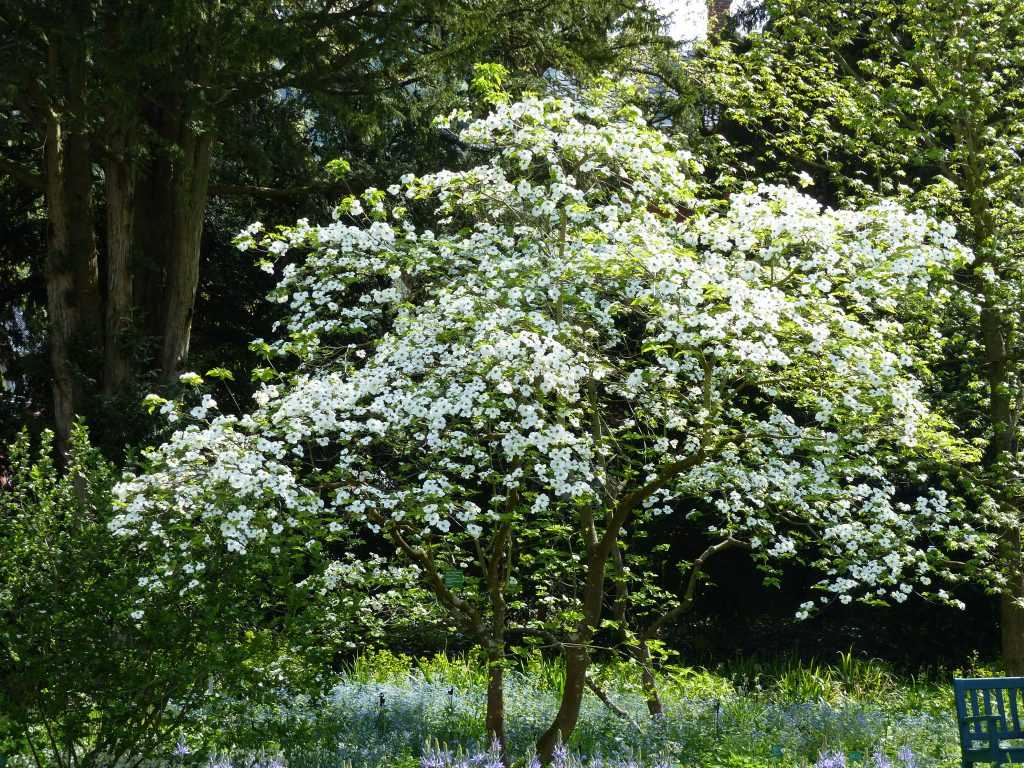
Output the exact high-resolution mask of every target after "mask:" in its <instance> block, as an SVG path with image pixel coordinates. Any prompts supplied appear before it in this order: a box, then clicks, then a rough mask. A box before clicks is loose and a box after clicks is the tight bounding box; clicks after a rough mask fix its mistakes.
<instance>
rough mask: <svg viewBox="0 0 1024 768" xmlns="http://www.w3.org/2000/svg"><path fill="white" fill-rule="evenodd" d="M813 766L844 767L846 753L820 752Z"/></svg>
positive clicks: (822, 767)
mask: <svg viewBox="0 0 1024 768" xmlns="http://www.w3.org/2000/svg"><path fill="white" fill-rule="evenodd" d="M814 768H846V755H845V754H843V753H842V752H822V753H821V754H820V755H818V762H816V763H815V764H814Z"/></svg>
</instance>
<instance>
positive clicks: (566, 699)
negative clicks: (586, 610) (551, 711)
mask: <svg viewBox="0 0 1024 768" xmlns="http://www.w3.org/2000/svg"><path fill="white" fill-rule="evenodd" d="M589 667H590V654H589V653H588V652H587V649H586V646H585V645H582V644H574V645H570V646H568V647H566V649H565V687H564V688H562V700H561V702H559V705H558V712H556V713H555V719H554V720H553V721H552V723H551V725H550V726H549V727H548V729H547V730H546V731H545V732H544V733H543V735H541V737H540V738H539V739H538V740H537V755H538V756H539V757H540V759H541V762H542V763H544V765H548V764H549V763H550V762H551V757H552V755H553V754H554V752H555V747H556V746H558V745H559V744H564V743H565V742H566V741H568V739H569V736H570V735H571V734H572V732H573V729H574V728H575V727H576V723H577V721H578V720H579V719H580V706H581V705H582V703H583V691H584V689H585V688H586V685H587V670H588V669H589Z"/></svg>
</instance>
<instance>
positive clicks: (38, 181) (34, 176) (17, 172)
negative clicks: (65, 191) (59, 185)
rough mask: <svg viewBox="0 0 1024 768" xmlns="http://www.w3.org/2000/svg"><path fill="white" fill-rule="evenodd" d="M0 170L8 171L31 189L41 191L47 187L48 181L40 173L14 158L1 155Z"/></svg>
mask: <svg viewBox="0 0 1024 768" xmlns="http://www.w3.org/2000/svg"><path fill="white" fill-rule="evenodd" d="M0 172H3V173H6V174H7V175H8V176H10V177H11V178H12V179H14V181H16V182H17V183H18V184H20V185H21V186H23V187H28V188H29V189H34V190H37V191H39V192H42V191H44V190H45V189H46V182H45V181H44V180H43V177H42V176H41V175H40V174H38V173H35V172H34V171H31V170H29V169H28V168H26V167H25V166H23V165H19V164H18V163H15V162H13V161H12V160H8V159H6V158H3V157H0Z"/></svg>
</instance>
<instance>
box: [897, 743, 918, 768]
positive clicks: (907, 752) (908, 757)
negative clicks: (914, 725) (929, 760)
mask: <svg viewBox="0 0 1024 768" xmlns="http://www.w3.org/2000/svg"><path fill="white" fill-rule="evenodd" d="M896 759H897V760H899V761H900V762H901V763H903V768H917V755H915V754H914V750H912V749H911V748H910V747H906V746H904V747H900V749H899V751H898V752H897V753H896Z"/></svg>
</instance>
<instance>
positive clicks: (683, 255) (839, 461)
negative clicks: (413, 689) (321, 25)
mask: <svg viewBox="0 0 1024 768" xmlns="http://www.w3.org/2000/svg"><path fill="white" fill-rule="evenodd" d="M453 119H456V120H462V121H465V120H467V119H468V117H467V116H465V115H456V116H453ZM459 135H460V138H461V140H462V142H463V143H464V144H465V145H466V146H468V147H470V148H471V151H472V152H474V153H480V154H481V155H482V156H483V157H484V160H483V161H482V162H481V164H479V165H478V166H476V167H473V168H471V169H470V170H466V171H459V172H449V171H443V172H439V173H435V174H431V175H427V176H423V177H412V176H408V177H404V178H403V179H402V180H401V182H400V183H398V184H395V185H394V186H392V187H390V188H389V189H388V190H386V191H382V190H370V191H368V192H367V193H366V194H364V195H363V196H361V198H350V199H348V200H346V201H344V202H343V203H342V205H341V206H339V209H338V211H337V217H336V220H335V221H334V222H333V223H330V224H327V225H324V226H313V225H310V224H309V223H308V222H305V221H302V222H299V224H298V225H297V226H295V227H293V228H287V229H278V230H275V231H273V232H271V233H264V231H263V229H262V227H261V226H259V225H254V226H253V227H251V228H250V229H249V230H247V231H246V232H245V233H243V235H242V236H241V237H240V239H239V243H240V246H241V247H243V248H249V247H259V248H261V249H265V250H266V252H267V254H268V256H269V257H271V258H268V259H267V261H266V265H267V268H269V269H273V268H275V267H274V263H273V260H274V259H277V260H284V261H287V265H286V266H284V268H283V277H282V279H281V282H280V284H279V286H278V288H277V290H276V291H275V293H274V294H273V297H272V298H273V299H274V300H275V301H278V302H281V303H283V304H287V307H288V314H287V319H286V330H287V334H286V335H285V336H283V338H281V339H280V340H277V341H275V342H273V343H265V342H259V344H258V346H259V347H260V348H261V349H263V351H264V352H266V354H267V355H268V358H269V360H270V361H271V363H273V361H274V360H276V359H278V357H279V356H291V357H292V358H293V359H297V360H298V361H299V365H298V368H297V370H296V371H294V372H292V373H287V374H285V373H277V372H276V371H275V370H274V369H273V367H272V366H268V367H267V368H265V369H261V370H260V371H258V372H257V374H258V375H259V376H261V377H263V378H264V379H265V380H266V383H265V385H264V387H263V389H262V390H261V391H260V392H259V393H258V394H257V396H256V404H255V406H254V408H253V410H252V411H251V412H250V413H248V414H246V415H244V416H242V417H236V416H232V415H217V410H216V403H214V402H213V401H212V400H210V399H209V398H206V399H204V400H203V402H202V403H200V404H199V405H197V406H195V407H193V408H192V409H191V410H188V408H187V406H181V405H179V404H177V403H163V404H162V408H163V410H164V411H165V412H166V413H167V414H168V417H169V418H171V419H173V420H179V419H180V420H182V421H187V422H188V424H187V426H184V427H182V428H181V429H180V430H179V431H178V432H176V433H175V434H174V436H173V437H172V438H171V439H170V440H169V441H168V442H166V443H165V444H164V445H162V446H160V447H158V448H156V449H154V450H152V451H150V452H149V454H148V462H149V465H148V469H147V471H145V472H144V473H142V474H139V475H137V476H134V477H128V478H126V479H125V481H124V482H123V483H122V484H121V485H120V486H119V487H118V488H117V494H118V498H119V499H120V503H121V504H122V507H123V513H122V515H121V516H120V518H119V519H118V520H117V521H116V523H115V526H116V528H117V530H118V531H119V532H121V533H122V534H124V535H126V536H136V537H139V538H140V540H141V541H142V542H144V546H147V547H150V548H153V549H155V550H158V551H160V552H162V553H163V554H164V557H165V563H166V568H165V569H164V571H163V572H161V573H155V574H154V575H153V585H152V586H153V588H154V589H160V588H161V582H162V581H164V580H166V579H173V578H174V577H175V575H176V574H178V573H179V572H180V571H182V570H183V569H189V568H191V569H195V568H197V564H198V563H201V562H202V560H203V558H204V557H205V556H206V554H205V553H208V552H210V551H211V550H213V549H218V550H223V549H225V548H226V549H228V550H231V551H233V552H235V553H237V556H238V557H245V556H262V557H275V556H277V557H283V556H285V555H286V554H288V553H290V552H297V551H301V549H302V548H303V547H312V548H316V547H318V546H320V542H321V541H323V540H324V539H326V538H329V537H331V536H338V537H348V538H349V539H350V540H355V539H357V538H360V537H362V538H364V540H366V541H367V542H372V543H373V546H374V547H375V548H376V550H377V551H378V552H385V553H389V554H387V555H386V557H385V564H386V567H397V566H401V567H403V568H404V567H405V566H412V567H413V569H412V570H411V571H410V570H408V569H406V570H403V571H402V573H404V574H406V575H410V574H411V575H412V576H413V577H415V578H416V579H417V580H418V581H419V583H420V584H421V585H423V586H425V587H426V588H428V589H429V590H430V591H431V592H432V593H433V594H434V596H435V597H436V599H437V601H438V602H439V604H440V605H441V606H442V607H443V608H444V609H445V611H446V612H447V614H448V616H449V617H450V620H451V621H452V623H453V624H454V625H455V626H457V627H459V628H460V629H461V630H463V631H464V632H466V633H467V634H468V635H470V636H471V637H473V638H475V639H476V640H477V642H479V643H480V644H481V646H482V647H483V648H484V650H485V651H486V655H487V658H488V661H489V674H490V678H489V679H490V685H489V691H488V693H489V695H488V708H487V714H486V726H487V729H488V731H489V732H490V733H492V734H494V735H495V736H496V737H497V738H498V739H499V740H502V739H503V725H502V721H503V710H502V707H503V693H502V660H503V658H504V655H505V648H506V644H507V643H508V642H509V639H510V634H509V633H510V632H512V633H519V634H522V635H528V634H531V633H533V634H536V635H538V636H541V637H547V638H555V639H557V640H558V642H559V643H560V644H561V647H562V648H563V652H564V655H565V662H566V684H565V689H564V692H563V698H562V702H561V705H560V707H559V710H558V713H557V715H556V716H555V719H554V721H553V723H552V725H551V727H550V728H549V729H548V731H547V732H546V733H545V734H543V735H542V736H541V738H540V741H539V745H538V746H539V750H540V752H541V754H542V755H547V756H550V754H551V750H552V749H553V747H554V745H555V744H556V743H557V741H558V740H559V739H564V738H566V737H567V736H568V735H569V733H570V732H571V730H572V729H573V727H574V725H575V722H576V718H577V716H578V713H579V706H580V701H581V698H582V695H583V689H584V685H585V683H586V673H587V667H588V662H589V660H588V654H587V647H588V644H589V643H590V641H591V639H592V637H593V635H594V633H595V631H596V630H597V628H598V626H599V624H600V622H601V618H602V609H603V604H604V600H605V593H606V570H607V567H608V564H609V562H610V560H611V559H612V556H613V554H614V553H615V552H616V551H618V548H619V547H620V546H621V543H622V533H623V531H624V529H625V528H626V527H627V526H629V525H633V524H635V523H638V522H640V521H642V520H645V519H649V518H650V517H652V516H657V515H662V514H671V513H672V510H673V506H674V504H675V502H676V501H677V500H680V499H706V500H707V501H708V503H707V504H706V505H705V507H704V509H703V511H702V512H701V514H700V516H699V525H700V529H701V532H702V533H703V534H704V535H707V536H711V537H714V538H715V539H716V540H719V541H723V542H730V541H735V542H742V543H743V545H744V546H746V547H749V548H750V550H751V552H752V553H753V554H754V556H755V557H757V558H759V559H761V560H763V561H765V562H769V561H782V560H785V559H786V558H792V557H794V556H796V554H797V553H798V552H800V551H804V550H807V549H808V548H810V550H811V551H812V552H814V553H816V554H814V555H813V559H814V562H815V563H816V564H817V565H819V566H820V568H821V570H822V582H821V585H820V586H821V588H822V589H823V590H825V591H826V592H827V593H832V594H833V595H835V596H838V597H839V599H841V600H843V601H847V600H850V599H854V598H856V597H871V598H884V599H893V600H902V599H904V598H905V596H906V595H908V594H909V593H911V592H912V591H913V590H914V589H915V588H918V587H919V588H921V589H924V590H925V591H927V590H929V589H931V586H930V585H931V584H932V582H931V580H932V579H933V578H935V577H937V576H947V577H948V576H952V575H954V571H953V569H954V567H955V563H954V562H953V560H954V555H956V552H957V550H962V553H961V555H960V556H959V559H960V560H961V561H968V560H970V558H972V557H981V556H984V553H985V552H986V551H987V547H988V546H989V545H990V542H989V540H988V538H987V537H986V536H985V535H983V534H982V533H980V532H978V531H976V530H974V528H972V526H971V524H970V520H968V519H967V518H966V513H965V512H963V511H962V510H960V509H958V508H956V507H955V506H953V505H951V504H950V503H948V501H947V499H946V497H945V496H944V495H943V494H942V493H933V494H930V495H927V496H922V497H920V498H916V499H910V500H900V499H899V498H898V497H897V493H896V486H895V481H894V479H893V478H894V475H895V473H896V472H897V470H898V469H900V468H902V467H906V466H910V467H912V468H915V467H920V466H925V463H926V462H927V460H928V457H929V455H934V454H943V453H948V452H950V451H957V450H963V449H962V448H961V447H960V446H958V445H957V444H956V443H955V442H954V441H953V440H952V438H950V437H949V436H948V435H947V433H946V432H945V430H944V427H943V424H942V423H940V422H939V420H938V419H936V418H935V417H934V416H933V415H931V414H930V413H929V412H928V410H927V408H926V407H925V406H924V405H923V403H922V402H921V401H920V400H919V398H918V390H919V388H920V384H919V382H918V380H917V379H916V378H915V376H914V372H913V366H914V363H915V359H914V356H913V354H912V353H911V352H910V351H909V350H912V349H913V346H906V349H907V350H908V352H907V353H901V351H900V350H901V349H902V344H903V341H904V340H903V339H902V337H901V325H900V323H899V322H897V321H896V319H895V317H896V315H895V310H896V309H897V307H898V306H899V305H900V304H901V302H904V303H905V302H916V303H918V304H921V305H929V306H932V305H934V306H939V305H940V304H941V303H942V301H943V300H944V292H943V290H942V287H941V285H939V286H937V285H935V284H933V280H932V275H933V273H935V274H948V273H949V271H950V269H949V268H950V265H953V264H957V263H961V262H964V261H966V260H967V259H969V254H968V253H967V252H966V251H965V250H964V249H963V248H961V247H960V246H959V245H958V244H957V243H956V241H955V239H954V233H953V231H952V229H951V228H949V227H947V226H942V225H939V224H937V223H935V222H933V221H931V220H929V219H928V218H926V217H924V216H921V215H912V214H908V213H906V212H904V211H903V210H901V209H900V208H898V207H896V206H894V205H880V206H877V207H874V208H871V209H868V210H865V211H862V212H852V211H831V210H822V209H821V208H820V206H819V205H818V204H816V203H815V202H814V201H813V200H811V199H809V198H807V197H805V196H802V195H801V194H799V193H797V192H795V191H793V190H790V189H785V188H780V187H763V188H758V189H750V190H749V191H747V192H744V193H743V194H740V195H736V196H735V197H734V198H733V199H732V200H730V201H728V202H727V203H703V202H700V201H698V200H696V199H695V198H694V193H693V189H694V186H693V183H692V181H691V177H692V175H693V174H695V173H696V172H697V171H698V170H699V169H698V167H697V165H696V163H695V162H694V161H693V160H692V159H691V158H690V157H689V156H687V155H686V154H685V153H681V152H679V151H677V150H675V149H673V148H672V147H671V146H669V145H668V144H667V143H666V140H665V139H664V137H663V136H662V135H661V134H659V133H658V132H656V131H654V130H651V129H650V128H648V127H647V126H646V125H645V123H644V122H643V119H642V116H641V115H640V114H639V113H638V111H637V110H635V109H634V108H632V107H628V106H621V105H618V106H617V105H615V104H614V103H611V102H606V101H603V100H601V99H599V98H597V97H593V99H592V100H590V101H583V102H574V101H570V100H564V99H554V98H527V99H525V100H524V101H521V102H518V103H514V104H507V105H500V106H498V107H497V108H496V109H495V110H494V111H493V112H492V113H491V114H490V115H489V116H487V117H486V118H484V119H481V120H476V121H471V122H469V123H468V125H467V126H466V127H464V128H463V129H462V130H461V132H460V134H459ZM915 471H918V470H917V469H915ZM382 567H385V566H384V565H382V564H380V563H378V564H376V565H375V566H373V570H374V573H376V574H379V573H381V568H382ZM351 572H352V571H351V568H349V569H348V573H350V574H351ZM915 585H918V586H917V587H916V586H915Z"/></svg>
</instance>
